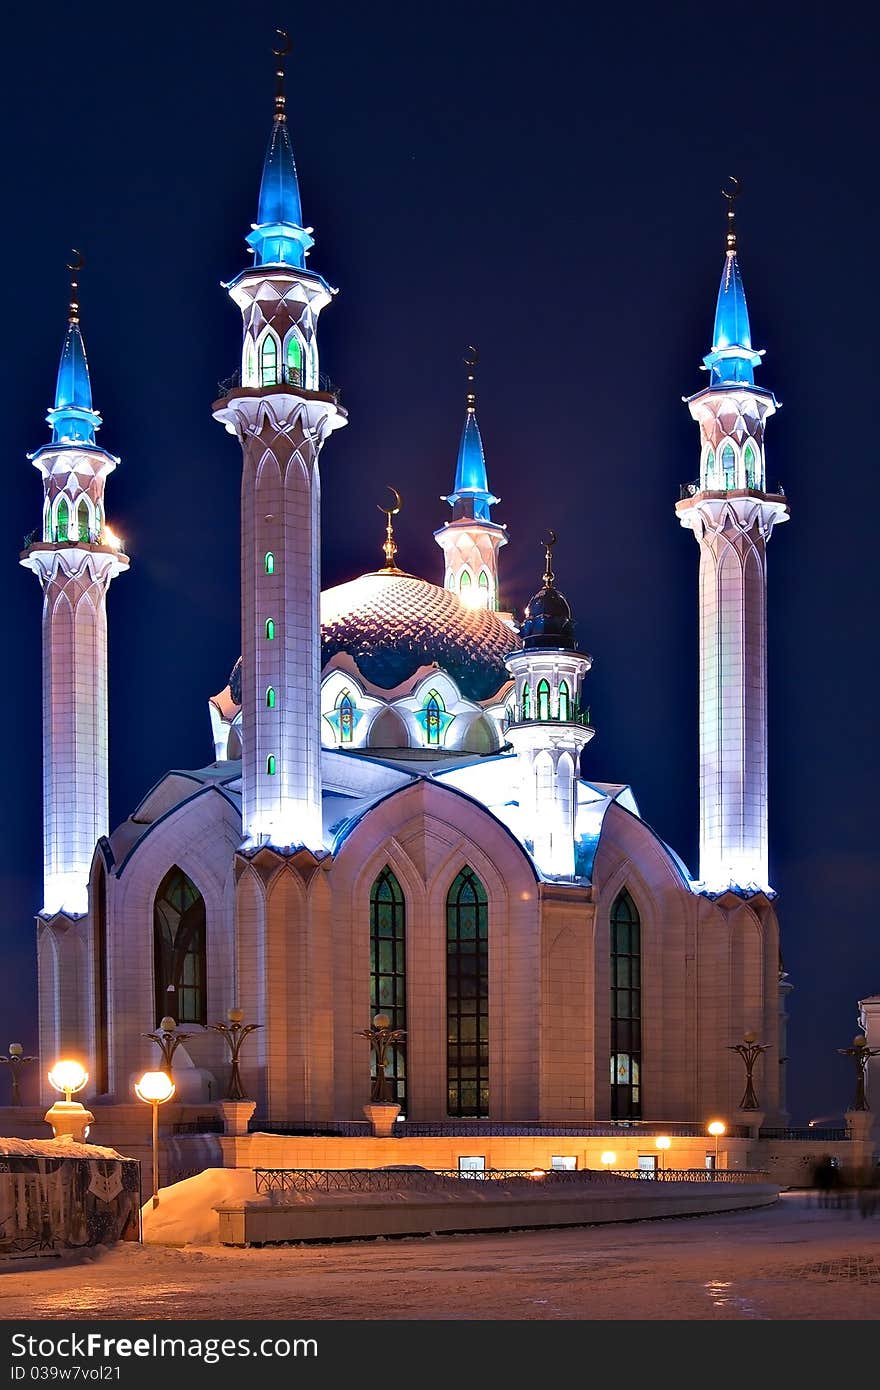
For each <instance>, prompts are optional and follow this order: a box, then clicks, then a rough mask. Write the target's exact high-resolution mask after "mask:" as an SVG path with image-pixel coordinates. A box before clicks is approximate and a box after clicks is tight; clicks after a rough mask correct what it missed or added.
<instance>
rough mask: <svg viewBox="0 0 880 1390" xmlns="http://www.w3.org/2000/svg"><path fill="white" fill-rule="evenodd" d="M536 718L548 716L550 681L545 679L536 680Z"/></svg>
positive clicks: (546, 717)
mask: <svg viewBox="0 0 880 1390" xmlns="http://www.w3.org/2000/svg"><path fill="white" fill-rule="evenodd" d="M537 694H538V718H539V719H549V718H550V682H549V681H545V680H539V681H538V691H537Z"/></svg>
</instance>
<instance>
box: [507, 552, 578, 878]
mask: <svg viewBox="0 0 880 1390" xmlns="http://www.w3.org/2000/svg"><path fill="white" fill-rule="evenodd" d="M555 544H556V537H555V535H554V534H553V533H552V532H551V533H550V542H549V544H548V545H547V547H546V551H545V565H544V584H543V587H542V588H541V589H539V590H538V592H537V593H536V594H535V595H534V597H533V598H532V599H530V601H529V603H528V606H527V607H526V612H525V618H524V620H523V624H522V627H521V628H520V638H521V639H522V648H521V649H520V650H519V651H515V652H511V654H510V656H509V657H508V658H507V669H508V670H509V671H510V674H511V675H512V676H513V678H514V681H515V682H516V688H515V691H514V693H513V708H512V710H511V720H510V723H509V726H508V728H507V737H508V739H509V740H510V742H511V743H512V744H513V747H514V749H515V751H516V754H517V758H518V761H519V765H520V778H519V781H520V811H521V815H522V827H523V831H524V834H525V837H526V840H527V842H528V844H529V846H530V848H531V851H532V855H533V857H534V860H535V863H536V864H537V866H538V868H539V869H540V870H541V872H542V873H543V874H546V875H548V876H550V877H559V878H570V877H572V876H573V874H574V871H575V856H574V833H575V820H576V817H577V779H578V775H579V769H580V757H581V753H582V752H583V750H584V748H585V747H586V745H587V744H588V743H589V741H590V739H591V738H592V737H593V733H594V730H593V729H592V728H591V727H590V723H589V718H588V715H587V713H586V712H585V711H584V710H583V709H582V707H581V689H582V685H583V680H584V676H585V675H586V674H587V671H589V669H590V666H591V665H592V658H591V657H589V656H587V654H586V652H579V651H578V650H577V647H576V645H575V638H574V623H573V621H572V616H571V609H570V608H569V606H568V600H567V599H566V598H565V595H564V594H561V593H560V592H559V590H558V589H557V587H556V579H555V575H554V574H553V564H552V548H553V546H554V545H555Z"/></svg>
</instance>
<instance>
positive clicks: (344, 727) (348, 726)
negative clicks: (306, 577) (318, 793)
mask: <svg viewBox="0 0 880 1390" xmlns="http://www.w3.org/2000/svg"><path fill="white" fill-rule="evenodd" d="M353 734H354V704H353V702H352V698H351V696H350V695H349V693H348V691H347V690H344V691H343V692H342V698H341V700H340V701H339V742H340V743H351V740H352V736H353ZM395 1026H396V1025H395ZM400 1026H401V1027H403V1024H401V1025H400Z"/></svg>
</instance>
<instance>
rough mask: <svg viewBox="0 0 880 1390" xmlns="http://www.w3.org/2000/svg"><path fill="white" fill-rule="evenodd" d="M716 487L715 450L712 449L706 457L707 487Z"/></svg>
mask: <svg viewBox="0 0 880 1390" xmlns="http://www.w3.org/2000/svg"><path fill="white" fill-rule="evenodd" d="M714 486H715V450H714V449H712V448H710V449H709V452H708V453H707V455H706V487H707V488H712V487H714Z"/></svg>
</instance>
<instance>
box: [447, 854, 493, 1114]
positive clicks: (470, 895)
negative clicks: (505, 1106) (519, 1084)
mask: <svg viewBox="0 0 880 1390" xmlns="http://www.w3.org/2000/svg"><path fill="white" fill-rule="evenodd" d="M446 1036H447V1051H446V1080H447V1096H448V1099H447V1109H448V1112H449V1114H450V1115H488V1113H489V905H488V901H487V898H486V890H485V889H484V887H483V885H482V883H481V882H480V880H479V879H478V878H477V876H476V874H475V873H474V871H473V869H470V868H464V869H462V871H461V873H460V874H459V875H458V877H457V878H456V879H455V882H454V883H453V884H452V887H451V888H450V890H449V893H448V895H447V898H446Z"/></svg>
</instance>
